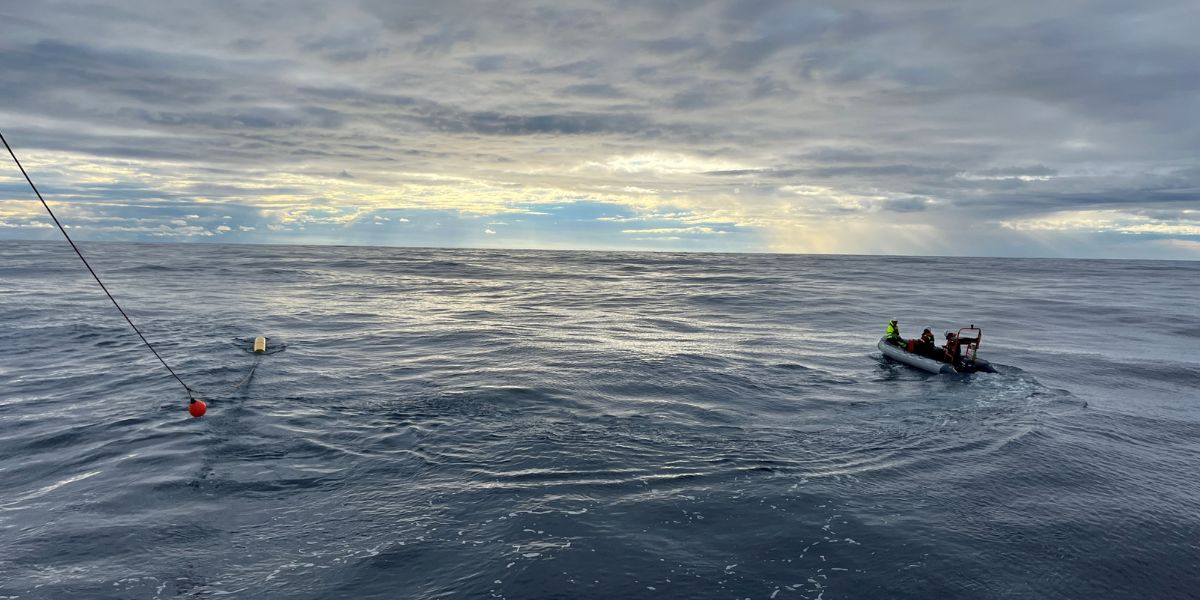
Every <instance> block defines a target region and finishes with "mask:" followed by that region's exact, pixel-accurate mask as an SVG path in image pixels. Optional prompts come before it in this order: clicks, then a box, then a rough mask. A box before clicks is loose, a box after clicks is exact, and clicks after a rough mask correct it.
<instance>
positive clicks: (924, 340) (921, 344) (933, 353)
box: [916, 328, 938, 358]
mask: <svg viewBox="0 0 1200 600" xmlns="http://www.w3.org/2000/svg"><path fill="white" fill-rule="evenodd" d="M934 339H935V338H934V337H933V332H932V331H930V330H929V328H925V331H922V332H921V339H920V340H917V343H916V352H917V354H920V355H921V356H928V357H930V358H937V357H938V349H937V344H935V343H934Z"/></svg>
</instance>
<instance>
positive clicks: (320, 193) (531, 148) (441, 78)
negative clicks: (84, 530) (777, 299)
mask: <svg viewBox="0 0 1200 600" xmlns="http://www.w3.org/2000/svg"><path fill="white" fill-rule="evenodd" d="M1196 23H1200V3H1197V2H1195V1H1160V0H1144V1H1138V2H1128V1H1125V0H1122V1H1119V2H1118V1H1087V2H1084V1H1077V0H1055V1H1054V2H1046V1H1044V0H1039V1H1037V2H1026V1H1022V0H1017V1H1013V2H979V1H973V0H967V1H954V2H938V1H933V0H887V1H879V2H867V1H858V0H846V1H838V2H806V1H783V0H739V1H705V0H689V1H681V0H679V1H677V0H666V1H654V0H638V1H633V0H588V1H586V2H582V1H574V0H555V1H553V2H551V1H539V0H505V1H503V2H484V1H474V2H464V1H459V0H437V1H425V0H409V1H404V2H397V1H392V0H340V1H337V2H334V1H325V2H311V1H304V0H298V1H289V2H268V1H249V0H212V1H206V2H176V1H163V0H123V1H121V2H115V1H114V2H82V1H78V0H67V1H60V0H44V1H39V2H16V1H15V0H8V1H3V2H0V131H2V132H3V133H4V135H5V137H6V138H7V139H8V140H9V142H10V143H11V144H12V145H13V146H14V148H15V149H16V151H17V153H18V157H19V158H20V159H21V160H22V162H23V163H24V164H25V166H26V167H27V169H28V170H29V171H30V175H31V176H32V177H33V178H34V181H35V182H36V183H37V184H38V186H39V188H40V189H41V190H42V192H43V194H44V195H45V196H46V198H47V200H48V201H49V202H50V203H51V206H52V207H53V208H54V209H55V210H56V212H57V214H58V215H59V217H60V219H61V220H62V221H63V222H64V223H66V224H67V225H68V226H69V227H70V229H69V231H70V232H71V233H72V235H73V236H74V237H76V238H78V239H83V240H124V241H157V242H224V243H281V244H351V245H353V244H361V245H376V246H448V247H493V248H575V249H631V250H667V251H670V250H683V251H719V252H797V253H841V254H906V255H914V254H915V255H987V256H1056V257H1057V256H1062V257H1101V258H1164V259H1191V260H1200V161H1198V159H1197V156H1200V119H1197V116H1198V115H1200V36H1198V35H1196V33H1195V24H1196ZM4 163H5V164H8V165H9V166H6V167H3V168H0V239H53V238H55V237H56V236H58V235H59V234H58V232H57V231H56V230H55V229H53V228H52V227H53V225H52V223H51V222H50V220H49V219H48V217H47V216H46V215H45V213H44V210H43V209H42V207H41V205H40V204H38V203H37V201H36V199H35V198H34V197H33V196H32V193H31V191H30V190H29V188H28V186H27V184H25V182H24V180H23V178H21V175H20V173H19V172H18V171H17V170H16V168H15V166H13V165H12V164H11V162H8V161H7V160H6V161H4Z"/></svg>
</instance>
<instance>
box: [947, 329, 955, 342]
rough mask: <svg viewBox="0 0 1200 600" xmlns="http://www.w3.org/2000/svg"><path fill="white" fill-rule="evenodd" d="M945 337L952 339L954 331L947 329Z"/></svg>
mask: <svg viewBox="0 0 1200 600" xmlns="http://www.w3.org/2000/svg"><path fill="white" fill-rule="evenodd" d="M946 339H948V340H952V339H954V332H953V331H947V332H946Z"/></svg>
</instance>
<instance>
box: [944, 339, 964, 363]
mask: <svg viewBox="0 0 1200 600" xmlns="http://www.w3.org/2000/svg"><path fill="white" fill-rule="evenodd" d="M943 350H944V354H943V358H942V360H943V361H945V362H948V363H950V364H952V365H954V366H958V365H959V363H960V362H962V357H961V356H960V355H959V348H958V336H957V335H956V334H955V333H954V332H953V331H947V332H946V346H945V348H943Z"/></svg>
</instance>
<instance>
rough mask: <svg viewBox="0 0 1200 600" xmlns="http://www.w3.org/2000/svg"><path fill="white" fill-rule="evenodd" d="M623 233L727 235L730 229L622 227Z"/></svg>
mask: <svg viewBox="0 0 1200 600" xmlns="http://www.w3.org/2000/svg"><path fill="white" fill-rule="evenodd" d="M621 233H626V234H634V235H638V234H640V235H646V234H671V235H682V234H694V235H725V234H727V233H729V232H728V231H722V230H719V229H714V228H712V227H651V228H647V229H622V230H621Z"/></svg>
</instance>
